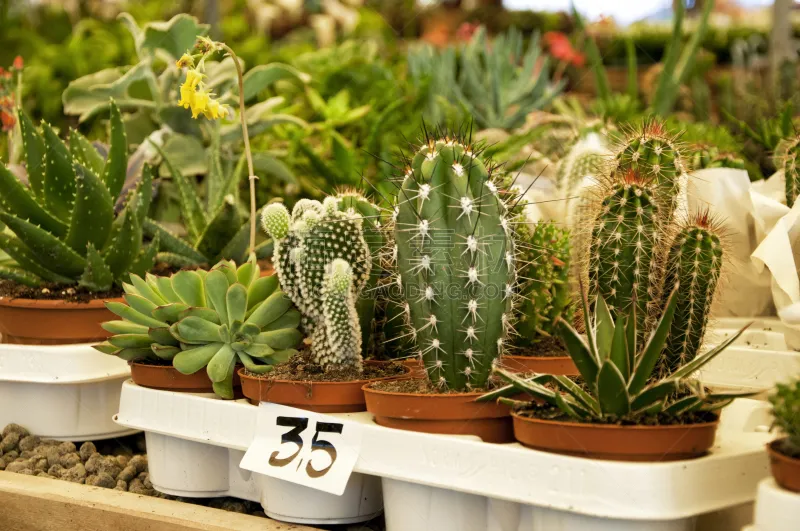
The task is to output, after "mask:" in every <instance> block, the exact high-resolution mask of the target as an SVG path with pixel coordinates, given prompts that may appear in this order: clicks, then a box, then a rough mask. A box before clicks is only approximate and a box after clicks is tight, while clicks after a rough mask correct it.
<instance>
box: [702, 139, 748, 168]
mask: <svg viewBox="0 0 800 531" xmlns="http://www.w3.org/2000/svg"><path fill="white" fill-rule="evenodd" d="M690 156H691V167H692V170H704V169H707V168H733V169H737V170H744V169H745V162H744V160H743V159H742V158H741V157H740V156H738V155H736V154H735V153H728V152H724V151H720V150H719V149H718V148H717V147H716V146H710V145H707V144H695V145H694V146H692V147H691V149H690Z"/></svg>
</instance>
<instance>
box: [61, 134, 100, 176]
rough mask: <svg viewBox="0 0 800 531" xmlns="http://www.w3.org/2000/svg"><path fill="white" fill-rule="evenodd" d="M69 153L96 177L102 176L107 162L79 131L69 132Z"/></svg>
mask: <svg viewBox="0 0 800 531" xmlns="http://www.w3.org/2000/svg"><path fill="white" fill-rule="evenodd" d="M69 152H70V153H71V154H72V157H73V158H74V159H75V160H77V161H78V163H80V164H81V165H82V166H85V167H86V168H89V170H91V171H92V173H94V174H95V175H102V172H103V166H104V164H105V161H104V160H103V157H102V156H101V155H100V153H98V151H97V150H96V149H95V147H94V146H93V145H92V143H91V142H89V140H87V138H86V137H85V136H83V135H82V134H80V133H79V132H78V131H77V130H75V129H72V130H70V132H69Z"/></svg>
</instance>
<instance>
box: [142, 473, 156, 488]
mask: <svg viewBox="0 0 800 531" xmlns="http://www.w3.org/2000/svg"><path fill="white" fill-rule="evenodd" d="M139 479H141V480H142V484H143V485H144V488H146V489H152V488H153V484H152V483H150V475H149V474H148V475H146V476H145V477H144V478H143V477H142V476H141V475H140V476H139Z"/></svg>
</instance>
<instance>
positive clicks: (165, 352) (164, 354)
mask: <svg viewBox="0 0 800 531" xmlns="http://www.w3.org/2000/svg"><path fill="white" fill-rule="evenodd" d="M150 349H151V350H152V352H153V354H155V355H156V356H158V357H159V358H161V359H162V360H166V361H171V360H174V359H175V356H177V355H178V354H179V353H180V352H181V349H180V347H176V346H174V345H157V344H155V343H154V344H152V345H150Z"/></svg>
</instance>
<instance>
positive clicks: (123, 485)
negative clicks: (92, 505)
mask: <svg viewBox="0 0 800 531" xmlns="http://www.w3.org/2000/svg"><path fill="white" fill-rule="evenodd" d="M114 490H124V491H125V492H127V491H128V482H127V481H122V480H121V479H118V480H117V486H116V487H114Z"/></svg>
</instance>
